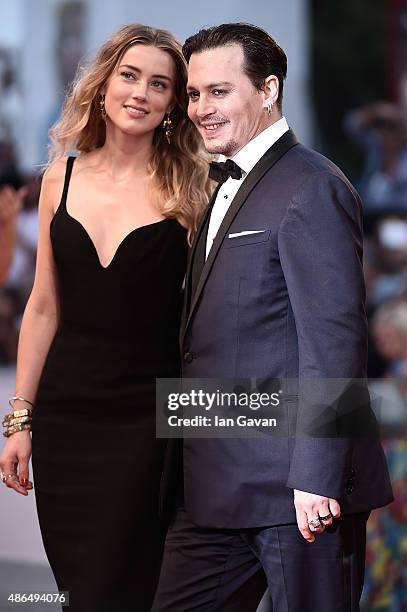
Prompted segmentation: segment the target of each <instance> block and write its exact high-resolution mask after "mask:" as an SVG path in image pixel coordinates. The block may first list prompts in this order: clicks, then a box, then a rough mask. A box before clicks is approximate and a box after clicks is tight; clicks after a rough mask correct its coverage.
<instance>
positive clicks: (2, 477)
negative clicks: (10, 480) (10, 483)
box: [0, 472, 6, 482]
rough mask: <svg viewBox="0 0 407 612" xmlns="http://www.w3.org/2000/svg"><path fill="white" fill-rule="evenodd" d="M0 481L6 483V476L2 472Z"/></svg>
mask: <svg viewBox="0 0 407 612" xmlns="http://www.w3.org/2000/svg"><path fill="white" fill-rule="evenodd" d="M0 479H1V481H2V482H6V475H5V473H4V472H0Z"/></svg>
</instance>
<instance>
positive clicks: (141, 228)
mask: <svg viewBox="0 0 407 612" xmlns="http://www.w3.org/2000/svg"><path fill="white" fill-rule="evenodd" d="M64 210H65V213H66V215H67V217H68V218H69V219H71V220H72V221H74V223H76V224H77V225H79V227H81V228H82V231H83V233H84V235H85V236H86V238H87V240H88V242H89V243H90V244H91V246H92V249H93V252H94V254H95V256H96V260H97V263H98V264H99V267H100V268H101V269H102V270H109V268H110V267H111V266H112V264H113V262H114V261H115V259H116V256H117V254H118V252H119V251H120V249H121V247H122V245H123V244H124V243H125V242H126V241H127V239H128V238H129V237H130V236H132V235H133V234H136V233H137V232H138V231H141V230H146V229H151V228H154V227H155V226H158V225H160V224H161V223H164V222H166V221H169V217H165V218H164V219H160V220H159V221H154V222H153V223H146V224H145V225H139V226H137V227H134V228H133V229H131V230H130V231H129V232H127V234H125V235H124V237H123V238H122V239H121V240H120V242H119V243H118V245H117V247H116V249H115V250H114V252H113V256H112V258H111V259H110V261H109V263H108V264H107V265H106V266H104V265H103V264H102V262H101V260H100V256H99V252H98V250H97V248H96V245H95V243H94V241H93V239H92V237H91V235H90V233H89V232H88V230H87V229H86V227H85V226H84V225H83V223H82V222H81V221H79V219H77V218H76V217H74V216H73V215H71V213H70V212H69V211H68V208H67V206H66V203H65V206H64Z"/></svg>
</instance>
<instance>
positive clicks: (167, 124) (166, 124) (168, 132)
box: [163, 113, 174, 144]
mask: <svg viewBox="0 0 407 612" xmlns="http://www.w3.org/2000/svg"><path fill="white" fill-rule="evenodd" d="M163 128H164V130H165V137H166V139H167V142H168V144H171V136H172V132H173V130H174V126H173V123H172V120H171V118H170V113H168V114H167V116H166V118H165V119H164V121H163Z"/></svg>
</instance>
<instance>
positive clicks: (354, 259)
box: [181, 130, 392, 528]
mask: <svg viewBox="0 0 407 612" xmlns="http://www.w3.org/2000/svg"><path fill="white" fill-rule="evenodd" d="M212 202H213V199H212ZM210 208H211V206H209V207H208V210H207V212H206V214H205V215H204V217H203V219H202V222H201V224H200V227H199V230H198V232H197V236H196V239H195V242H194V245H193V247H192V250H191V257H190V261H189V266H188V271H187V278H186V290H185V307H184V313H183V322H182V329H181V351H182V355H183V356H184V358H183V376H184V377H188V378H197V377H203V378H219V377H226V378H232V379H235V378H237V379H239V378H246V377H247V378H256V379H258V378H277V379H286V378H288V379H297V378H300V379H301V378H303V379H309V378H315V379H329V378H335V379H337V378H346V379H348V378H349V379H359V378H363V377H365V375H366V354H367V324H366V314H365V303H364V301H365V290H364V282H363V271H362V208H361V202H360V199H359V196H358V194H357V193H356V191H355V189H354V188H353V187H352V185H351V184H350V183H349V181H348V180H347V179H346V177H345V176H344V175H343V173H342V172H341V171H340V170H339V169H338V168H337V167H336V166H335V165H334V164H333V163H332V162H331V161H329V160H328V159H326V158H325V157H323V156H322V155H320V154H318V153H316V152H315V151H312V150H310V149H307V148H306V147H304V146H302V145H301V144H299V143H298V142H297V140H296V138H295V136H294V134H293V132H292V131H291V130H290V131H288V132H287V133H286V134H284V135H283V136H282V137H281V138H280V139H279V140H278V141H277V142H276V143H275V144H274V145H273V146H272V147H271V148H270V149H269V150H268V151H267V152H266V153H265V155H264V156H263V157H262V158H261V159H260V161H259V162H258V163H257V164H256V166H255V167H254V168H253V169H252V171H251V172H250V173H249V174H248V176H247V177H246V179H245V180H244V182H243V183H242V186H241V187H240V189H239V191H238V193H237V195H236V196H235V198H234V200H233V202H232V204H231V206H230V208H229V210H228V212H227V213H226V216H225V218H224V220H223V222H222V224H221V226H220V228H219V231H218V234H217V236H216V238H215V241H214V243H213V246H212V248H211V251H210V254H209V256H208V259H207V260H206V262H205V242H206V233H207V227H208V222H209V216H210ZM247 230H249V231H254V230H255V231H260V230H261V233H256V234H254V233H253V234H249V235H242V236H238V237H235V238H229V234H230V233H240V232H243V231H247ZM298 410H301V407H298ZM292 434H293V432H292V431H287V435H286V436H279V437H265V438H260V439H255V440H253V439H247V438H242V439H227V438H226V439H221V438H218V439H185V440H184V442H183V473H184V500H185V506H186V509H187V511H188V512H189V514H190V517H191V519H192V520H193V521H194V522H195V523H196V524H197V525H198V526H202V527H215V528H249V527H259V526H265V525H273V524H284V523H290V522H294V521H295V509H294V504H293V489H294V488H295V489H300V490H302V491H308V492H312V493H316V494H319V495H324V496H328V497H331V498H335V499H338V500H339V501H340V503H341V506H342V510H343V511H344V512H359V511H364V510H369V509H371V508H374V507H378V506H382V505H384V504H386V503H388V502H389V501H391V500H392V491H391V485H390V481H389V476H388V471H387V466H386V461H385V458H384V454H383V451H382V448H381V445H380V442H379V440H378V439H377V437H375V436H373V437H372V436H371V437H361V438H349V437H343V436H342V437H309V436H308V437H307V436H298V437H296V436H295V434H294V435H292ZM266 438H267V439H266Z"/></svg>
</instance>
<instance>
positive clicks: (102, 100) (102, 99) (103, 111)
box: [99, 94, 106, 123]
mask: <svg viewBox="0 0 407 612" xmlns="http://www.w3.org/2000/svg"><path fill="white" fill-rule="evenodd" d="M99 110H100V114H101V115H102V119H103V121H104V122H105V123H106V109H105V94H100V100H99Z"/></svg>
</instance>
